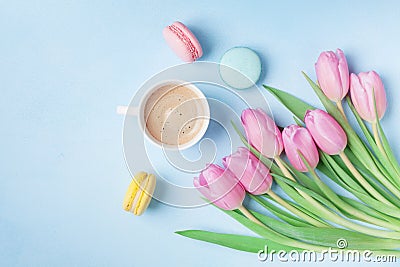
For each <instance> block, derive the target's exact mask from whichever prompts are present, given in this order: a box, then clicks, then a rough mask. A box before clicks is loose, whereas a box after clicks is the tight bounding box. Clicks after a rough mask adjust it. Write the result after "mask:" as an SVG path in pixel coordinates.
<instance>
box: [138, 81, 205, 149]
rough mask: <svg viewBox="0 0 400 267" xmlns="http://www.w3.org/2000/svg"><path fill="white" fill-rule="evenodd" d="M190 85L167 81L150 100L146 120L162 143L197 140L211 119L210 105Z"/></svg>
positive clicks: (177, 143)
mask: <svg viewBox="0 0 400 267" xmlns="http://www.w3.org/2000/svg"><path fill="white" fill-rule="evenodd" d="M205 102H207V100H206V99H205V98H204V96H203V97H202V96H200V95H198V94H197V93H196V92H195V91H194V90H192V89H191V88H190V86H185V85H178V84H166V85H163V86H161V87H160V88H158V89H157V90H155V91H154V92H153V93H152V94H151V95H150V96H149V98H148V99H147V101H146V105H145V109H144V116H145V117H144V119H145V125H146V129H147V131H148V132H149V133H150V135H151V136H152V137H153V138H154V139H156V140H157V141H158V142H160V143H162V144H166V145H172V146H180V145H184V144H187V143H188V142H190V141H192V140H193V139H195V138H196V137H197V136H198V135H199V134H204V133H202V132H201V131H202V130H203V128H204V126H205V125H204V124H205V123H207V122H208V120H209V118H208V112H209V111H208V110H206V109H205V107H208V104H207V103H205Z"/></svg>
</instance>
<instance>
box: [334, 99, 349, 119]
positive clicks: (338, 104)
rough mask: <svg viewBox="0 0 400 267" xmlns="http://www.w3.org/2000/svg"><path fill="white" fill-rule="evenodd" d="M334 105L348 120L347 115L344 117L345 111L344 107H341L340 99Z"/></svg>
mask: <svg viewBox="0 0 400 267" xmlns="http://www.w3.org/2000/svg"><path fill="white" fill-rule="evenodd" d="M336 106H337V108H338V109H339V111H340V113H342V115H343V118H344V119H345V120H346V121H348V120H347V117H346V113H344V109H343V105H342V100H339V101H338V102H336Z"/></svg>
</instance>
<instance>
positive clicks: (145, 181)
mask: <svg viewBox="0 0 400 267" xmlns="http://www.w3.org/2000/svg"><path fill="white" fill-rule="evenodd" d="M155 187H156V177H155V176H154V175H153V174H148V173H146V172H138V173H137V174H136V175H135V177H133V179H132V182H131V183H130V185H129V187H128V190H127V191H126V194H125V198H124V203H123V208H124V210H126V211H130V212H132V213H133V214H135V215H138V216H140V215H142V214H143V212H144V211H145V210H146V209H147V207H148V206H149V203H150V200H151V197H152V195H153V193H154V189H155Z"/></svg>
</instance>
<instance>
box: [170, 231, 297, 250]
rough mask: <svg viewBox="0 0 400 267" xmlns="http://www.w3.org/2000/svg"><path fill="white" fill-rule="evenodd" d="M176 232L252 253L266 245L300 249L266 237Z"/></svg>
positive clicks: (275, 247) (285, 248) (275, 248)
mask: <svg viewBox="0 0 400 267" xmlns="http://www.w3.org/2000/svg"><path fill="white" fill-rule="evenodd" d="M175 233H176V234H178V235H181V236H185V237H189V238H192V239H196V240H200V241H205V242H208V243H213V244H217V245H220V246H224V247H228V248H232V249H236V250H240V251H246V252H251V253H257V252H258V251H260V250H263V249H264V248H265V246H266V245H267V246H268V250H276V251H279V250H284V251H291V250H299V249H298V248H295V247H290V246H285V245H282V244H279V243H276V242H273V241H271V240H268V239H265V238H260V237H253V236H245V235H235V234H222V233H215V232H209V231H203V230H186V231H177V232H175ZM299 251H301V250H299Z"/></svg>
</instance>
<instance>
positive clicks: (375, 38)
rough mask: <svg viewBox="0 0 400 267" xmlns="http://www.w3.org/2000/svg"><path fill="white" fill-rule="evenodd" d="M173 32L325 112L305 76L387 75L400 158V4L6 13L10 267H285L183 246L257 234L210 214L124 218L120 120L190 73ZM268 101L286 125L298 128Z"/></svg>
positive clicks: (233, 4) (0, 207) (9, 9)
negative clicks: (152, 84) (336, 56)
mask: <svg viewBox="0 0 400 267" xmlns="http://www.w3.org/2000/svg"><path fill="white" fill-rule="evenodd" d="M175 20H180V21H182V22H184V23H186V24H187V25H188V26H189V27H190V28H191V29H193V32H195V34H196V35H197V36H198V38H199V40H200V42H201V44H202V45H203V48H204V56H203V57H202V60H207V61H218V60H219V58H220V57H221V55H222V54H223V53H224V52H225V51H226V50H227V49H229V48H231V47H233V46H238V45H244V46H249V47H251V48H253V49H254V50H256V51H257V52H258V53H259V55H260V56H261V58H262V61H263V67H264V75H263V76H262V78H261V81H260V84H262V83H267V84H269V85H273V86H276V87H278V88H281V89H284V90H287V91H289V92H292V93H294V94H297V95H299V96H301V97H302V98H303V99H307V100H308V101H309V102H310V103H312V104H315V105H319V103H318V100H317V98H316V97H315V96H314V94H313V93H312V90H311V89H310V88H309V87H308V85H307V84H306V81H305V80H304V78H303V77H302V75H301V73H300V71H301V70H304V71H306V72H307V73H309V74H310V75H311V76H312V77H313V78H315V74H314V62H315V60H316V58H317V57H318V55H319V53H320V52H321V51H324V50H333V49H336V48H337V47H340V48H342V49H343V50H344V51H345V53H346V55H347V57H348V61H349V65H350V69H351V71H353V72H360V71H367V70H371V69H375V70H376V71H378V72H379V73H380V74H381V75H382V78H383V81H384V83H385V86H386V89H387V94H388V99H389V108H388V110H387V113H386V115H385V117H384V119H383V120H382V124H383V126H384V128H385V129H386V131H387V135H388V138H389V140H390V142H391V143H392V144H393V148H394V150H395V152H396V154H397V156H399V155H400V146H399V144H400V141H399V140H398V136H400V127H399V123H398V118H399V117H398V116H399V105H398V100H399V99H400V90H398V88H399V87H400V75H399V71H400V58H399V53H398V49H399V42H400V28H399V26H398V25H400V4H399V2H398V1H381V2H377V1H335V2H334V3H333V1H253V2H252V3H250V2H249V1H199V2H197V3H190V2H189V1H158V2H157V1H85V0H71V1H44V0H42V1H40V0H35V1H18V0H14V1H0V38H1V41H0V92H1V97H0V121H1V122H2V126H1V128H0V137H1V138H0V162H1V165H0V166H1V168H0V266H148V265H151V266H164V265H165V266H262V265H266V264H269V265H271V264H272V265H275V264H276V265H283V264H284V263H277V262H274V263H261V262H259V261H258V260H257V257H256V255H254V254H249V253H244V252H237V251H234V250H230V249H227V248H223V247H219V246H215V245H211V244H207V243H202V242H198V241H194V240H190V239H186V238H183V237H181V236H178V235H176V234H174V231H176V230H182V229H205V230H212V231H219V232H226V233H239V234H250V232H249V231H248V230H246V229H244V228H243V227H242V226H240V225H239V224H238V223H236V222H234V221H232V220H231V219H230V218H228V217H227V216H225V215H224V214H223V213H221V212H219V211H218V210H217V209H215V208H213V207H210V206H208V207H203V208H198V209H179V208H172V207H169V206H166V205H163V204H161V203H159V202H155V201H154V202H152V204H151V205H150V208H149V210H148V211H147V212H146V213H145V215H143V217H135V216H133V215H132V214H130V213H127V212H125V211H123V210H122V207H121V202H122V198H123V196H124V194H125V190H126V188H127V185H128V183H129V181H130V180H129V173H128V170H127V168H126V166H125V163H124V157H123V152H122V137H121V135H122V122H123V117H121V116H118V115H116V114H115V108H116V106H117V105H126V104H128V103H129V100H130V99H131V97H132V95H133V94H134V93H135V90H136V88H138V87H139V86H140V85H141V84H142V83H143V82H144V81H145V80H146V79H148V78H149V77H150V76H152V75H154V74H155V73H157V72H159V71H160V70H163V69H165V68H167V67H169V66H173V65H175V64H179V63H180V60H179V59H178V58H177V57H176V56H175V55H174V54H173V53H172V52H171V51H170V49H169V48H168V47H167V46H166V45H165V43H164V41H163V38H162V34H161V31H162V29H163V27H164V26H166V25H168V24H170V23H171V22H173V21H175ZM266 96H267V98H268V100H269V104H270V106H271V108H272V110H273V111H274V115H275V118H276V119H277V121H278V122H279V124H281V125H285V124H289V123H291V115H290V113H289V112H287V111H286V110H285V109H284V108H283V107H282V106H281V105H280V104H279V103H278V102H277V101H276V100H274V99H273V97H272V96H270V95H267V94H266ZM293 264H294V263H293ZM314 264H315V265H316V263H314ZM314 264H310V263H296V264H294V265H296V266H301V265H304V266H306V265H307V266H308V265H314ZM334 264H335V263H330V262H326V263H325V265H334ZM346 264H347V266H354V265H355V264H354V263H344V264H343V265H346ZM359 265H360V266H361V263H360V264H359ZM389 265H392V266H394V265H395V264H393V263H392V264H386V265H385V266H389Z"/></svg>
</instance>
